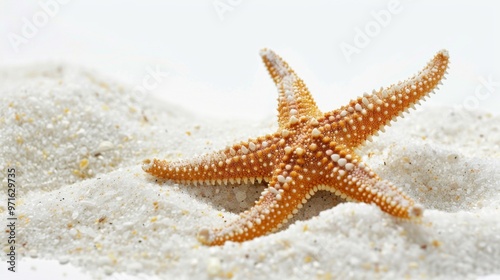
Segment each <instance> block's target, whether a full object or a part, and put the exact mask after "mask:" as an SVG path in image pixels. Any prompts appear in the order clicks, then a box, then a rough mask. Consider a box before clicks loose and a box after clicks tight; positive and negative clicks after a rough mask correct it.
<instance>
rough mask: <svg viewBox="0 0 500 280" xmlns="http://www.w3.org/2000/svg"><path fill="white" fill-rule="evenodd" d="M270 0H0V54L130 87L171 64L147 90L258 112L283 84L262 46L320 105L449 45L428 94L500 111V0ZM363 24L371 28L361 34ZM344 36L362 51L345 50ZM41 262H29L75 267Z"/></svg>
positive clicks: (200, 107) (248, 114)
mask: <svg viewBox="0 0 500 280" xmlns="http://www.w3.org/2000/svg"><path fill="white" fill-rule="evenodd" d="M61 2H62V0H61ZM66 2H67V3H66ZM141 2H147V3H148V4H140V3H141ZM188 2H189V3H188ZM269 2H270V1H245V0H241V1H240V0H232V1H231V0H217V1H214V0H204V1H175V2H174V1H123V0H115V1H97V0H91V1H90V0H85V1H83V0H65V1H64V3H59V2H56V0H40V1H17V0H7V1H6V0H4V1H0V20H1V22H0V66H9V65H20V64H21V65H23V64H30V63H34V62H64V63H71V64H76V65H82V66H85V67H89V68H92V69H96V70H98V71H100V72H101V73H103V74H106V75H109V76H113V77H115V78H116V79H119V80H121V81H123V82H125V83H127V84H129V85H130V86H132V87H141V86H143V80H144V79H147V78H148V75H150V74H149V73H150V70H148V69H159V71H160V72H162V73H167V72H168V76H167V77H163V76H160V77H159V79H158V81H157V82H156V86H155V87H154V89H153V90H152V91H151V92H148V94H155V95H157V96H159V97H160V98H162V99H164V100H166V101H168V102H170V103H174V104H177V105H180V106H182V107H184V108H186V109H188V110H192V111H195V112H197V113H199V114H200V115H202V116H210V117H216V118H221V119H222V118H223V119H226V120H232V119H235V118H244V119H255V120H256V121H260V120H262V119H264V118H269V117H270V116H272V115H274V114H275V106H276V96H277V94H276V91H275V88H274V85H273V84H272V82H271V79H270V78H269V77H268V74H267V73H266V72H265V69H264V67H263V64H262V63H261V60H260V57H259V56H258V51H259V50H260V49H261V48H263V47H268V48H272V49H273V50H275V51H276V52H277V53H278V54H280V55H281V56H282V57H284V58H285V60H287V61H288V62H289V63H290V64H291V66H292V67H293V68H294V69H295V71H296V72H297V73H298V74H299V75H300V76H301V77H302V78H303V79H304V80H305V82H306V83H307V84H308V86H309V88H310V90H311V92H312V93H313V96H314V97H315V98H316V101H317V103H318V106H319V107H320V108H321V109H323V110H331V109H334V108H336V107H337V106H340V105H342V104H344V103H346V102H348V100H349V99H351V98H353V97H356V96H358V95H361V94H362V93H363V92H365V91H368V92H369V91H371V90H372V89H373V88H379V87H380V86H388V85H390V84H391V83H394V82H397V81H399V80H402V79H405V78H407V77H409V76H411V75H413V74H414V73H416V72H417V71H418V70H419V69H421V68H422V67H423V66H424V65H425V63H426V62H427V61H428V60H429V59H431V58H432V56H433V55H434V54H435V53H436V52H437V51H438V50H440V49H442V48H446V49H448V50H449V52H450V55H451V61H452V62H451V68H450V70H449V75H448V79H447V80H446V81H445V82H444V85H443V86H442V88H441V90H440V91H439V92H438V94H437V95H435V96H434V97H433V98H432V99H431V100H430V101H429V103H432V104H434V105H438V104H449V105H452V106H464V105H465V106H466V107H468V108H469V107H478V108H482V109H485V110H489V111H492V112H494V113H498V112H499V111H500V110H499V109H500V97H499V96H500V85H499V83H500V68H499V65H500V64H499V62H500V56H499V52H500V51H499V47H500V44H499V41H500V32H499V31H498V28H499V26H500V24H499V19H498V14H499V12H500V5H499V4H496V3H498V2H495V1H468V2H465V1H439V2H438V1H403V0H401V1H388V0H383V1H314V2H313V1H289V0H288V1H285V0H283V1H273V2H272V3H269ZM311 2H312V3H311ZM436 2H438V3H436ZM388 5H394V6H395V7H397V8H396V9H395V10H394V9H389V8H388ZM382 14H384V15H386V17H385V18H384V19H385V20H384V21H382V22H381V21H380V20H379V22H377V20H376V17H377V15H378V17H380V16H381V15H382ZM387 14H389V15H390V18H389V17H387ZM358 29H359V30H361V31H358ZM367 29H368V32H370V31H371V33H370V34H371V35H370V36H369V40H368V41H366V40H365V42H364V44H360V43H359V42H358V43H356V42H355V38H356V36H358V37H359V36H360V35H359V32H364V33H366V32H367ZM343 44H344V45H346V44H349V45H351V46H352V47H356V48H357V49H358V53H356V54H352V55H350V56H346V55H345V54H344V53H343V51H342V49H341V46H342V45H343ZM482 80H483V81H484V80H490V81H493V82H494V84H490V87H489V89H488V88H487V87H485V86H484V82H481V81H482ZM495 83H496V84H495ZM148 96H149V95H146V98H147V97H148ZM39 262H40V261H39ZM39 262H36V261H35V262H31V263H30V262H24V263H22V264H21V265H22V266H24V267H23V269H22V270H24V272H25V273H28V274H29V273H35V274H38V277H41V276H42V274H43V275H45V276H47V277H48V278H51V279H53V277H56V276H59V277H61V278H63V279H65V278H67V277H68V276H71V277H73V276H74V275H73V274H71V273H70V272H64V270H65V269H62V270H60V269H55V270H54V269H50V267H53V266H57V263H55V264H53V265H51V264H50V263H42V264H39ZM36 267H38V268H36ZM65 267H68V266H65ZM28 268H31V269H28ZM34 268H36V270H33V269H34ZM0 269H1V270H2V271H1V272H2V273H1V275H5V272H6V271H5V267H4V266H3V267H1V268H0ZM50 271H52V272H50ZM24 275H25V276H26V275H27V274H24ZM49 275H50V277H49ZM64 275H66V276H64ZM6 276H9V277H12V275H10V274H9V275H6ZM18 276H21V275H19V274H18ZM39 279H42V278H39Z"/></svg>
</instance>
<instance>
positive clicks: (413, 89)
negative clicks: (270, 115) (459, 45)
mask: <svg viewBox="0 0 500 280" xmlns="http://www.w3.org/2000/svg"><path fill="white" fill-rule="evenodd" d="M260 54H261V56H262V59H263V60H264V63H265V65H266V67H267V69H268V71H269V73H270V74H271V77H272V79H273V80H274V83H275V84H276V86H277V87H278V91H279V98H278V103H279V104H278V122H279V128H278V131H277V132H275V133H274V134H270V135H266V136H262V137H258V138H257V139H250V140H248V141H247V142H241V143H239V144H236V145H234V146H232V147H230V148H226V149H224V150H221V151H218V152H215V153H213V154H210V155H205V156H202V157H199V158H195V159H193V160H191V161H185V160H180V161H175V162H167V161H165V160H158V159H154V160H153V161H151V160H149V159H147V160H145V161H144V165H143V169H144V170H145V171H146V172H147V173H149V174H151V175H153V176H156V177H158V178H163V179H169V180H172V181H174V182H177V183H181V184H194V185H196V184H211V185H215V184H219V185H220V184H224V185H226V184H227V183H231V184H234V183H240V182H242V181H243V182H245V183H247V182H252V183H253V182H254V181H257V182H261V181H262V180H264V181H265V182H267V188H266V189H265V190H264V191H263V192H262V194H261V196H260V198H259V200H258V201H257V202H256V203H255V205H254V206H253V207H252V208H251V209H249V210H247V211H245V212H243V213H241V214H240V215H239V217H238V218H237V219H236V220H235V221H233V222H230V223H229V224H228V225H226V226H224V227H223V228H218V229H213V230H209V229H202V230H201V231H200V232H199V233H198V239H199V240H200V241H201V242H202V243H204V244H208V245H221V244H223V243H224V242H226V241H228V240H231V241H238V242H242V241H245V240H250V239H253V238H255V237H258V236H261V235H264V234H266V233H269V232H272V231H274V230H276V229H278V228H280V227H281V226H282V225H283V224H285V223H286V222H287V221H288V220H289V219H290V218H292V216H293V215H294V214H295V213H297V211H298V209H300V208H302V206H303V205H304V204H305V203H306V202H307V200H308V199H309V198H311V196H312V195H313V194H314V193H315V192H317V191H318V190H328V191H331V192H333V193H335V194H336V195H338V196H341V197H342V198H344V199H346V200H347V201H359V202H365V203H372V204H375V205H377V206H378V207H380V209H382V211H384V212H387V213H389V214H390V215H392V216H394V217H398V218H403V219H414V218H418V217H420V216H421V215H422V213H423V207H422V206H421V205H419V204H416V203H415V202H414V201H413V200H412V199H411V198H409V197H408V196H407V195H406V194H405V193H403V191H402V190H401V189H400V188H398V187H396V186H394V185H393V184H392V183H390V182H388V181H386V180H381V179H380V178H379V177H378V176H377V175H376V174H375V173H374V172H373V171H372V170H371V169H370V168H369V167H368V166H367V165H366V164H364V163H363V162H362V161H361V157H360V156H358V155H357V154H356V153H355V150H356V149H357V148H359V147H360V146H361V145H363V143H364V142H365V141H366V140H371V136H372V135H377V134H378V131H382V132H383V131H384V126H387V125H390V122H391V121H394V120H396V118H397V117H398V116H401V114H402V113H403V112H407V110H408V108H410V107H411V108H414V104H419V100H420V99H422V98H423V97H425V96H427V95H428V94H429V93H430V92H431V91H432V90H433V89H435V88H436V87H437V85H438V84H439V83H440V80H441V79H443V77H444V75H445V74H446V69H447V66H448V52H447V51H445V50H442V51H440V52H438V53H437V54H436V56H435V57H434V58H433V59H432V60H431V61H430V62H429V63H428V64H427V66H426V67H425V68H424V69H423V70H422V71H420V72H419V73H418V75H416V76H414V77H412V78H410V79H408V80H406V81H404V82H400V83H398V84H396V85H392V86H390V87H388V88H385V89H382V88H381V89H380V90H379V91H373V93H372V94H371V95H369V94H366V93H365V94H364V95H363V96H362V97H359V98H357V99H356V100H352V101H351V102H349V104H348V105H346V106H343V107H341V108H340V109H337V110H335V111H331V112H327V113H322V112H321V111H320V110H319V109H318V107H317V106H316V104H315V102H314V100H313V98H312V96H311V94H310V93H309V91H308V90H307V88H306V86H305V84H304V82H303V81H302V80H301V79H300V78H299V77H298V76H297V75H296V74H295V72H294V71H293V70H292V69H291V68H290V67H289V66H288V64H287V63H286V62H285V61H283V60H282V59H281V58H280V57H279V56H278V55H276V54H275V53H274V52H272V51H271V50H267V49H264V50H262V51H261V53H260Z"/></svg>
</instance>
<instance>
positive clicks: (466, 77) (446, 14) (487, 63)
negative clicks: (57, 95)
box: [0, 0, 500, 121]
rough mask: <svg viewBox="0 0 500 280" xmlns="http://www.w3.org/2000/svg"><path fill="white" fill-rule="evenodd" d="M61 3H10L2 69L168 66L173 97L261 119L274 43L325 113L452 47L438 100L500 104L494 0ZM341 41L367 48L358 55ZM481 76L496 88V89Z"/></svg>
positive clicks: (270, 105) (1, 41)
mask: <svg viewBox="0 0 500 280" xmlns="http://www.w3.org/2000/svg"><path fill="white" fill-rule="evenodd" d="M56 1H57V0H40V1H15V0H10V1H1V2H0V18H1V21H2V22H1V24H0V66H4V65H12V64H27V63H32V62H47V61H55V62H65V63H71V64H77V65H83V66H86V67H89V68H92V69H96V70H98V71H100V72H101V73H103V74H106V75H109V76H113V77H116V78H117V79H119V80H122V81H124V82H126V83H127V84H129V85H130V86H132V87H134V88H137V87H141V86H142V85H143V82H142V81H143V79H148V75H150V74H149V72H150V70H148V69H157V71H160V72H162V73H168V76H166V77H165V76H160V77H159V78H158V82H155V80H150V83H151V81H153V82H154V90H152V92H153V94H156V95H158V96H160V97H161V98H162V99H165V100H167V101H168V102H171V103H174V104H178V105H180V106H182V107H184V108H186V109H188V110H192V111H196V112H198V113H199V114H200V115H203V116H215V117H220V118H224V119H227V118H229V117H230V118H246V119H255V120H256V121H257V120H261V119H263V118H269V117H270V116H273V115H274V114H275V110H276V109H275V106H276V96H277V93H276V91H275V87H274V85H273V84H272V81H271V79H270V78H269V76H268V74H267V73H266V71H265V69H264V67H263V64H262V62H261V59H260V57H259V55H258V52H259V50H260V49H261V48H263V47H268V48H271V49H273V50H275V51H276V52H277V53H278V54H280V55H281V56H282V57H283V58H284V59H285V60H287V61H288V62H289V63H290V65H291V66H292V67H293V68H294V69H295V71H296V72H297V73H298V74H299V75H300V76H301V77H302V78H303V79H304V80H305V82H306V84H307V85H308V87H309V89H310V90H311V92H312V94H313V96H314V97H315V99H316V101H317V103H318V106H319V107H320V108H321V109H323V110H325V111H326V110H332V109H335V108H336V107H337V106H340V105H343V104H344V103H346V102H348V101H349V100H350V99H351V98H354V97H356V96H358V95H361V94H362V93H363V92H365V91H368V92H371V90H372V89H374V88H379V87H380V86H388V85H390V84H392V83H395V82H397V81H399V80H402V79H406V78H407V77H409V76H411V75H413V74H415V73H416V72H417V71H418V70H420V69H421V68H422V67H423V66H424V65H425V63H426V62H427V61H428V60H429V59H431V58H432V56H433V55H434V54H435V53H436V52H437V51H438V50H440V49H443V48H446V49H448V50H449V52H450V55H451V69H450V70H449V75H448V79H447V80H446V81H445V84H444V86H442V89H441V90H440V91H439V92H438V95H435V96H434V97H433V98H431V100H430V103H432V104H450V105H454V106H455V105H456V106H463V105H465V106H466V107H467V108H470V107H478V108H483V109H486V110H489V111H493V112H498V111H499V110H498V109H499V108H500V105H499V104H500V98H499V95H500V85H498V83H500V69H499V62H500V57H499V52H500V51H499V47H500V44H499V41H500V40H499V39H500V32H499V31H498V27H499V26H500V23H499V19H498V14H499V12H500V4H496V3H497V2H495V1H468V2H466V1H439V2H438V3H436V2H437V1H404V0H401V1H397V0H393V1H389V0H383V1H314V2H313V4H309V2H312V1H273V2H272V3H271V4H269V3H268V2H270V1H245V0H216V1H215V0H205V1H122V0H116V1H89V0H86V1H82V0H64V3H63V0H60V1H61V3H59V2H56ZM142 2H147V3H148V4H141V3H142ZM188 2H189V3H188ZM44 3H51V5H49V4H44ZM389 5H394V6H395V7H397V8H396V9H389V8H388V6H389ZM44 6H45V7H47V6H50V8H44ZM381 11H382V12H381ZM387 13H389V14H390V18H388V17H385V18H384V19H385V20H384V21H381V20H379V22H377V20H376V16H374V15H375V14H379V15H381V14H387ZM43 14H44V15H43ZM380 17H381V16H380ZM45 19H48V20H46V21H45V22H44V20H45ZM27 22H29V23H31V24H33V26H34V27H35V29H36V30H35V31H34V32H26V30H29V31H33V30H32V29H33V28H32V29H29V28H28V27H27V25H29V23H27ZM357 29H359V30H361V31H362V32H363V33H365V34H366V33H367V32H368V33H370V32H371V33H370V35H369V37H368V39H369V41H368V42H366V40H365V43H364V44H360V43H359V42H358V43H356V42H355V37H356V36H357V35H359V32H358V31H357ZM367 29H368V31H367ZM23 30H24V31H25V32H24V33H25V34H23ZM28 37H29V38H28ZM358 37H359V36H358ZM13 38H16V39H13ZM19 38H24V40H19ZM342 44H344V45H346V44H349V45H351V46H353V47H355V48H357V49H358V51H359V53H355V54H352V55H350V56H349V57H347V56H346V55H345V54H344V53H343V51H342V49H341V46H342ZM481 79H483V80H491V81H493V82H495V83H496V84H497V85H495V86H493V87H492V86H490V88H489V90H487V88H485V87H484V85H483V83H481ZM142 90H144V89H142ZM476 91H478V92H476ZM147 93H148V94H149V93H151V91H147ZM474 94H476V95H477V96H475V95H474ZM147 96H148V95H147Z"/></svg>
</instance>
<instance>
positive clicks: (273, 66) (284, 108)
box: [260, 49, 323, 128]
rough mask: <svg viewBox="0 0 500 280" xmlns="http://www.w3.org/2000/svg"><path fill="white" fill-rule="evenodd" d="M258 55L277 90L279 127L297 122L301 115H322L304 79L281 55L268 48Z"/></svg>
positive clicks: (317, 116)
mask: <svg viewBox="0 0 500 280" xmlns="http://www.w3.org/2000/svg"><path fill="white" fill-rule="evenodd" d="M260 55H261V57H262V60H263V61H264V64H265V65H266V68H267V70H268V71H269V74H270V75H271V77H272V79H273V81H274V83H275V84H276V87H277V88H278V91H279V97H278V123H279V126H280V128H285V127H287V126H289V125H293V124H295V123H298V122H299V121H300V120H301V118H303V117H314V118H319V117H321V116H322V115H323V114H322V113H321V111H320V110H319V109H318V107H317V105H316V103H315V102H314V99H313V98H312V96H311V94H310V93H309V90H308V89H307V87H306V85H305V84H304V81H302V80H301V79H300V78H299V77H298V76H297V75H296V74H295V72H294V71H293V70H292V69H291V68H290V67H289V66H288V64H287V63H286V62H285V61H284V60H283V59H282V58H281V57H279V56H278V55H277V54H276V53H274V52H273V51H271V50H268V49H263V50H262V51H261V52H260Z"/></svg>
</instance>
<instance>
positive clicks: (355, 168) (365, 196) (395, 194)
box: [319, 157, 424, 219]
mask: <svg viewBox="0 0 500 280" xmlns="http://www.w3.org/2000/svg"><path fill="white" fill-rule="evenodd" d="M330 172H331V173H330V176H329V178H327V179H326V181H325V184H324V185H322V186H320V187H319V189H323V190H329V191H331V192H333V193H335V194H336V195H338V196H340V197H342V198H344V199H346V200H348V201H361V202H365V203H373V204H375V205H377V206H378V207H379V208H380V209H381V210H382V211H384V212H386V213H388V214H390V215H392V216H394V217H397V218H403V219H411V218H418V217H420V216H422V214H423V211H424V209H423V207H422V206H421V205H420V204H417V203H415V202H414V201H413V200H412V199H411V198H410V197H408V196H407V195H406V194H405V193H404V192H403V191H402V190H401V189H400V188H398V187H396V186H395V185H394V184H392V183H391V182H389V181H386V180H381V179H380V177H378V176H377V174H375V173H374V172H373V171H372V170H371V169H370V168H369V167H368V166H366V165H365V164H364V163H363V162H360V161H359V159H358V158H357V157H356V158H355V159H346V158H342V157H340V158H339V159H336V161H335V164H334V167H333V168H331V171H330Z"/></svg>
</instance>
